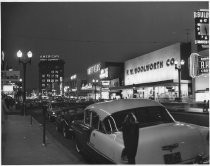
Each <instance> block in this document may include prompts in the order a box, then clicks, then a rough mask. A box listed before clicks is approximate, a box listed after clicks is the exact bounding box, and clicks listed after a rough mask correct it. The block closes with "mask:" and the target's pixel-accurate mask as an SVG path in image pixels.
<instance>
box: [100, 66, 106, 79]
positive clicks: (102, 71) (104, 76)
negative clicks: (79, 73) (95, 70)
mask: <svg viewBox="0 0 210 166" xmlns="http://www.w3.org/2000/svg"><path fill="white" fill-rule="evenodd" d="M99 77H100V78H101V79H103V78H108V68H105V69H101V73H100V76H99Z"/></svg>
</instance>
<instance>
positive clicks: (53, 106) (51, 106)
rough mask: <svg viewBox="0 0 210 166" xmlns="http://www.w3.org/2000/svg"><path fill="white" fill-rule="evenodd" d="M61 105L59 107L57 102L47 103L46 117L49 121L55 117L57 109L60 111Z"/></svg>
mask: <svg viewBox="0 0 210 166" xmlns="http://www.w3.org/2000/svg"><path fill="white" fill-rule="evenodd" d="M62 109H63V107H60V105H59V104H58V103H48V104H47V114H46V116H47V118H48V120H49V121H54V120H55V118H56V117H57V114H58V112H59V111H61V110H62Z"/></svg>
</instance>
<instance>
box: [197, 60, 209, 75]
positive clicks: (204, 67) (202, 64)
mask: <svg viewBox="0 0 210 166" xmlns="http://www.w3.org/2000/svg"><path fill="white" fill-rule="evenodd" d="M198 66H199V74H200V75H201V74H208V73H209V57H202V56H199V57H198Z"/></svg>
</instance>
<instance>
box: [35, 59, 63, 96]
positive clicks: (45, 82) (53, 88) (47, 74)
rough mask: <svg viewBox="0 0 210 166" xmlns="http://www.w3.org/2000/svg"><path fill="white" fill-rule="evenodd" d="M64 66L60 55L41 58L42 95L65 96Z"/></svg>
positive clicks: (40, 82)
mask: <svg viewBox="0 0 210 166" xmlns="http://www.w3.org/2000/svg"><path fill="white" fill-rule="evenodd" d="M64 64H65V62H64V61H63V60H62V59H60V57H59V55H41V56H40V62H39V92H40V93H42V95H46V94H52V95H63V78H64Z"/></svg>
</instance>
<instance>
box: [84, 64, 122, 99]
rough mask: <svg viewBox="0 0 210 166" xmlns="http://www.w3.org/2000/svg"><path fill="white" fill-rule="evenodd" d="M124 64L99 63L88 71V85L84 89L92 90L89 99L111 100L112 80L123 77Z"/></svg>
mask: <svg viewBox="0 0 210 166" xmlns="http://www.w3.org/2000/svg"><path fill="white" fill-rule="evenodd" d="M123 65H124V64H123V63H119V62H99V63H97V64H94V65H92V66H90V67H89V68H88V69H87V85H86V87H85V86H84V87H83V89H88V90H92V93H89V94H88V98H92V99H96V100H98V99H110V87H111V80H113V79H115V78H118V80H122V77H123V74H122V73H123Z"/></svg>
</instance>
